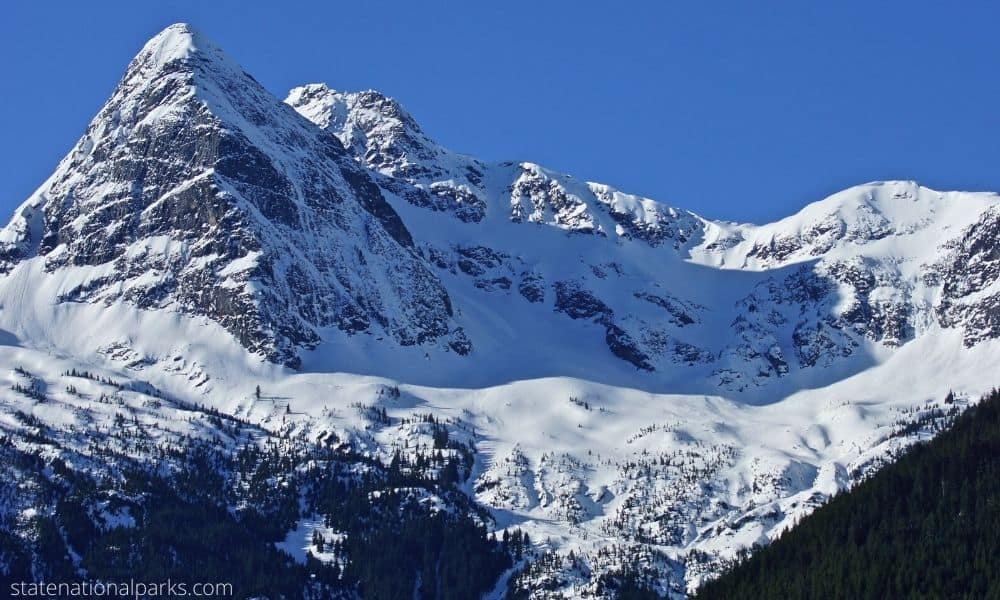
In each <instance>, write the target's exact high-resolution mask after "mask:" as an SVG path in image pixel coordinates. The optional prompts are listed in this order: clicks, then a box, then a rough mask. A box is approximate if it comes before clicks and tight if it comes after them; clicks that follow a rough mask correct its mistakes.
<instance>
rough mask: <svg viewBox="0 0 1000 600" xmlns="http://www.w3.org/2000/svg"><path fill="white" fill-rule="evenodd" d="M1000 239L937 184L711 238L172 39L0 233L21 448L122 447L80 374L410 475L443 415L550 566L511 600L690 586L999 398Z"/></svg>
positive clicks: (186, 420) (974, 210)
mask: <svg viewBox="0 0 1000 600" xmlns="http://www.w3.org/2000/svg"><path fill="white" fill-rule="evenodd" d="M998 229H1000V197H998V196H996V195H994V194H989V193H965V192H936V191H934V190H930V189H927V188H924V187H921V186H919V185H918V184H916V183H913V182H877V183H869V184H865V185H861V186H857V187H854V188H851V189H848V190H845V191H843V192H840V193H837V194H834V195H833V196H830V197H829V198H826V199H824V200H821V201H819V202H816V203H814V204H811V205H809V206H807V207H805V208H804V209H803V210H802V211H800V212H799V213H798V214H796V215H793V216H791V217H788V218H786V219H783V220H781V221H778V222H775V223H770V224H766V225H760V226H758V225H748V224H734V223H727V222H720V221H713V220H710V219H706V218H703V217H701V216H699V215H696V214H694V213H692V212H689V211H685V210H681V209H677V208H672V207H670V206H667V205H664V204H662V203H660V202H657V201H655V200H651V199H647V198H642V197H639V196H635V195H631V194H627V193H625V192H622V191H619V190H617V189H615V188H613V187H611V186H608V185H604V184H599V183H592V182H585V181H579V180H576V179H574V178H573V177H571V176H569V175H565V174H560V173H556V172H553V171H550V170H548V169H545V168H544V167H542V166H539V165H536V164H533V163H528V162H502V163H489V162H484V161H480V160H477V159H475V158H472V157H469V156H465V155H461V154H458V153H455V152H452V151H450V150H447V149H445V148H443V147H441V146H440V145H438V144H437V143H436V142H434V141H433V140H432V139H431V138H430V137H429V136H428V135H427V134H426V133H425V132H424V131H423V130H422V129H421V127H420V126H419V124H418V123H417V121H416V120H415V119H414V118H413V117H412V116H411V115H409V114H408V113H407V112H406V111H405V110H404V109H403V108H402V106H401V105H400V104H399V103H398V102H396V101H395V100H393V99H391V98H388V97H386V96H384V95H382V94H380V93H378V92H375V91H367V92H360V93H343V92H337V91H334V90H332V89H330V88H329V87H327V86H325V85H321V84H312V85H306V86H303V87H300V88H296V89H294V90H292V91H291V93H290V94H289V95H288V98H287V99H286V100H285V101H284V102H282V101H281V100H279V99H277V98H276V97H274V96H272V95H271V94H270V93H269V92H268V91H266V90H265V89H264V88H263V87H262V86H261V85H260V84H259V83H257V82H256V81H255V80H254V79H253V78H252V77H251V76H250V75H248V74H247V73H245V72H244V71H243V70H242V68H241V67H239V66H238V65H237V64H236V63H235V62H234V61H233V60H232V59H230V58H229V57H227V56H226V55H225V54H224V53H223V52H222V51H221V50H219V49H218V48H217V47H215V46H214V45H213V44H212V43H211V42H210V41H208V40H206V39H205V38H204V36H202V35H201V34H199V33H197V32H195V31H193V30H192V29H191V28H190V27H188V26H186V25H173V26H171V27H168V28H167V29H166V30H164V31H163V32H162V33H160V34H159V35H157V36H156V37H155V38H153V39H152V40H150V42H149V43H148V44H146V46H145V47H144V48H143V49H142V50H141V51H140V52H139V54H138V56H136V58H135V59H134V60H133V61H132V62H131V63H130V64H129V66H128V68H127V70H126V72H125V74H124V76H123V78H122V80H121V82H120V83H119V85H118V87H117V88H116V89H115V91H114V93H113V94H112V96H111V98H110V99H109V100H108V102H107V104H106V105H105V106H104V108H102V109H101V111H100V112H99V113H98V115H97V116H96V117H95V118H94V120H93V121H92V122H91V124H90V125H89V126H88V128H87V131H86V133H85V135H84V136H83V138H81V140H80V141H79V142H78V143H77V145H76V146H75V147H74V148H73V150H72V151H71V152H70V153H69V154H68V155H67V156H66V158H65V159H63V161H62V162H61V163H60V164H59V166H58V167H57V169H56V171H55V173H54V174H53V175H52V176H51V177H50V178H49V180H48V181H46V182H45V183H44V184H43V185H42V186H41V187H40V188H39V189H38V191H37V192H35V193H34V194H33V195H32V196H31V197H30V198H29V199H28V200H27V201H25V202H24V204H22V205H21V206H20V207H19V208H18V209H17V211H16V212H15V214H14V217H13V218H12V220H11V222H10V223H9V224H8V225H7V226H6V227H5V228H4V229H3V230H2V231H0V267H2V272H3V275H2V276H0V329H2V331H3V335H2V337H0V364H2V366H4V367H5V368H6V372H7V375H6V378H7V379H8V380H9V381H8V383H9V384H10V385H9V387H10V389H6V388H4V389H3V390H0V405H2V406H3V409H2V410H3V415H2V416H3V420H2V421H0V428H2V429H3V431H4V434H5V435H9V436H12V437H13V439H16V440H18V441H17V443H18V444H20V445H21V447H22V448H24V449H28V448H33V447H36V446H38V444H39V443H38V442H37V440H35V438H33V437H32V436H31V435H29V434H30V433H32V432H36V433H37V431H36V429H37V428H38V427H41V426H44V427H45V428H46V430H47V431H48V435H49V436H50V437H52V438H58V439H59V440H61V441H60V444H62V446H60V448H62V450H60V451H59V452H56V451H55V450H51V449H50V451H51V452H55V453H56V454H59V453H60V452H62V453H70V452H71V453H73V455H74V456H90V457H91V458H92V459H94V453H93V449H92V448H93V443H92V442H93V440H92V439H91V437H92V435H93V433H94V432H95V431H101V429H102V428H104V429H105V430H108V431H111V430H113V429H114V427H115V426H116V425H115V421H113V420H112V417H111V413H110V412H109V411H106V410H104V409H102V408H101V407H96V406H95V405H93V403H92V402H91V401H90V400H87V398H94V397H101V398H103V397H104V396H103V394H104V393H105V392H102V391H101V390H100V389H98V388H100V386H101V385H102V384H101V383H100V380H98V382H97V383H90V384H87V385H88V386H91V387H94V389H93V390H85V391H84V392H83V395H81V392H80V390H79V389H77V387H76V386H73V385H71V384H72V382H73V381H76V379H78V377H76V376H75V375H68V373H70V372H76V371H83V370H86V371H87V372H88V373H90V372H94V373H101V374H102V375H101V377H104V378H107V380H109V381H111V380H115V381H119V382H128V387H127V392H128V394H126V396H127V397H126V396H123V397H122V400H121V402H122V404H121V405H120V406H125V405H129V406H133V405H134V406H135V407H139V406H145V407H147V408H148V406H149V405H150V404H149V403H151V402H153V399H159V400H156V401H157V402H162V401H164V400H163V399H167V400H166V401H167V404H166V405H163V404H159V405H158V406H157V408H156V409H155V410H148V411H146V412H144V414H145V415H146V416H147V417H148V420H149V421H150V422H151V423H152V422H156V423H160V424H162V426H163V427H165V429H166V430H167V431H172V430H173V429H175V428H176V429H178V430H181V431H183V430H185V429H191V430H192V431H193V432H194V433H196V434H198V433H204V431H203V430H202V427H203V425H202V424H201V421H200V420H199V419H200V417H197V415H195V416H192V415H191V414H188V413H185V412H184V411H190V410H193V409H192V408H191V407H195V406H202V407H203V406H208V407H211V408H212V410H214V411H221V413H223V414H229V415H235V416H237V417H239V419H241V420H242V421H241V423H243V424H244V426H245V427H247V428H259V429H260V431H261V432H263V433H257V434H254V435H260V436H265V437H266V435H269V434H268V432H271V433H275V432H279V431H280V432H281V433H282V435H293V436H297V437H298V438H300V439H301V440H304V441H306V442H316V441H318V440H324V439H328V438H329V436H330V435H331V432H336V433H337V437H338V439H343V440H346V441H347V443H349V444H352V445H354V446H355V447H357V448H359V449H363V450H364V451H365V452H367V453H369V454H370V455H371V456H375V457H380V458H382V459H385V461H386V462H387V464H388V462H389V460H390V459H391V458H392V457H393V455H394V453H397V452H404V453H405V452H409V451H411V450H412V449H415V448H418V447H419V446H420V444H421V443H423V442H426V441H427V440H426V438H427V437H428V431H427V430H426V429H427V428H426V427H425V425H426V421H424V420H422V419H421V418H418V416H419V415H426V414H431V415H436V417H437V418H438V419H441V422H446V423H448V427H449V428H451V430H452V433H453V435H455V436H456V437H457V438H458V439H462V440H463V443H465V442H468V443H469V444H470V445H471V446H472V447H474V448H475V451H476V457H475V462H474V464H473V465H472V466H471V467H470V469H469V472H468V473H466V475H467V476H468V477H467V479H466V480H465V481H464V483H463V486H464V490H465V492H466V493H467V494H468V495H469V496H470V497H472V498H474V499H475V500H476V501H478V502H479V503H481V504H482V505H484V506H485V507H486V508H487V509H489V511H490V514H491V515H492V519H493V520H494V522H493V524H492V526H494V527H497V528H506V527H515V526H516V527H519V528H521V529H523V530H525V531H528V532H529V533H530V534H531V537H532V539H533V540H535V543H536V546H537V548H536V551H535V553H534V554H532V555H531V556H532V557H533V558H528V559H525V561H523V563H522V564H520V565H518V567H517V572H516V573H507V574H506V576H505V578H504V580H503V581H501V582H499V583H498V584H497V589H496V590H495V592H494V594H493V596H494V597H499V596H500V595H501V594H502V592H503V590H504V587H503V586H504V585H505V582H507V581H511V582H513V583H512V585H513V586H514V587H521V588H524V589H526V590H529V591H530V594H531V595H533V596H536V597H580V596H583V595H585V594H598V595H600V594H599V590H601V589H602V588H601V585H602V584H601V581H602V579H601V577H602V575H604V574H606V573H608V572H612V571H615V570H616V569H621V568H622V567H623V566H626V563H628V564H632V565H634V564H639V565H641V566H642V567H643V568H645V569H647V570H648V571H647V572H648V574H649V576H650V577H651V578H652V579H653V580H655V581H656V583H657V585H658V586H659V587H660V589H661V590H662V591H664V592H669V593H673V594H683V592H684V590H685V589H687V587H688V586H690V585H694V584H696V583H697V582H698V581H699V580H700V578H701V577H703V576H706V575H710V574H711V573H713V572H715V571H717V570H718V569H719V568H721V566H722V565H724V564H725V562H726V560H728V559H729V558H731V557H732V556H733V555H734V553H735V552H736V550H737V549H738V548H739V547H741V546H749V545H751V544H753V543H755V542H758V541H766V540H767V539H768V538H769V537H770V536H773V535H775V534H776V533H777V532H778V531H780V530H781V529H782V528H783V527H786V526H788V525H790V524H791V523H793V522H794V520H795V519H796V518H797V517H799V516H801V515H802V514H804V513H805V512H808V511H809V510H811V508H812V507H814V506H816V505H817V504H818V503H820V502H822V501H823V500H824V499H825V498H827V497H828V496H829V495H830V494H833V493H835V492H836V491H838V490H839V489H842V488H844V487H845V486H848V485H850V484H851V482H853V481H856V480H857V479H858V478H859V477H863V476H864V475H865V474H866V473H869V472H870V471H871V469H873V468H876V467H877V466H879V465H880V464H882V463H883V462H884V461H885V460H888V459H891V457H892V456H893V454H894V453H895V452H898V451H899V450H900V449H901V448H903V447H905V446H906V445H908V444H909V443H912V441H913V440H915V439H919V438H920V437H921V436H926V435H929V434H930V432H931V431H932V430H933V426H934V423H936V422H939V421H940V420H941V419H943V418H944V411H945V410H946V409H950V408H952V407H954V406H961V405H964V403H966V402H968V401H969V399H971V398H975V397H978V395H979V394H980V393H981V392H983V391H985V390H986V389H989V388H990V387H991V386H993V385H994V384H995V383H996V382H995V381H994V380H992V379H991V377H992V372H993V370H994V369H995V368H996V367H997V366H998V365H1000V358H997V357H1000V353H998V352H997V350H1000V342H998V341H997V338H998V337H1000V317H998V315H1000V284H998V283H997V280H998V274H1000V266H998V265H1000V242H998V241H997V240H998V239H1000V238H998V235H997V232H998ZM50 356H51V357H54V358H49V357H50ZM93 381H94V380H93V379H91V382H93ZM104 385H109V384H104ZM258 385H260V386H263V387H264V388H265V389H266V394H265V395H264V396H263V397H262V396H261V394H260V393H258V392H256V391H255V387H256V386H258ZM70 387H72V389H73V390H74V391H72V392H71V391H69V389H70ZM112 387H115V386H112ZM64 389H65V390H66V391H65V392H64V391H63V390H64ZM116 389H118V390H121V389H122V388H121V386H118V387H117V388H116ZM26 390H27V391H26ZM153 390H155V394H154V393H153V392H152V391H153ZM387 390H391V392H388V391H387ZM949 390H954V391H955V392H956V394H955V395H952V396H950V397H949V403H951V406H945V405H944V404H943V402H944V399H945V397H946V395H947V394H948V392H949ZM112 391H113V390H110V389H109V390H106V392H107V393H111V392H112ZM88 394H89V396H88ZM129 394H131V395H129ZM956 397H957V400H955V398H956ZM276 399H279V400H276ZM136 410H138V408H136ZM282 411H284V412H282ZM382 411H384V412H382ZM105 413H107V414H105ZM17 415H21V416H17ZM22 416H23V417H22ZM206 422H207V423H211V422H212V421H211V420H210V419H209V420H206ZM192 423H196V425H192ZM109 428H110V429H109ZM80 429H84V430H88V431H89V432H90V434H89V435H88V436H84V437H79V436H77V435H75V433H74V432H78V431H79V430H80ZM255 431H256V430H255ZM71 434H74V435H71ZM157 435H166V436H167V437H169V435H168V434H167V433H162V434H159V433H158V434H157ZM206 435H210V434H206ZM252 437H253V435H251V433H246V435H244V436H243V437H241V438H239V440H240V441H245V439H249V438H252ZM33 440H35V441H33ZM422 441H423V442H422ZM234 443H235V442H234ZM33 444H34V446H33ZM95 460H96V459H95ZM77 462H78V464H80V465H82V466H81V468H91V467H87V466H86V465H87V461H80V460H78V461H77ZM98 462H99V461H98ZM17 508H18V507H17V506H16V505H14V506H11V505H8V511H15V513H16V510H15V509H17ZM20 508H21V509H24V510H27V508H25V507H20ZM301 516H302V522H303V523H306V522H307V521H308V522H313V521H309V519H311V518H313V517H314V516H313V515H306V514H303V515H301ZM15 517H16V514H15ZM303 527H305V525H303V526H302V527H299V528H297V529H295V530H294V531H292V532H289V536H290V537H289V540H287V542H286V548H292V547H295V546H296V544H299V542H300V541H301V540H298V541H297V540H296V539H295V538H294V536H295V535H297V534H296V533H295V532H296V531H300V530H301V531H304V530H305V529H303ZM303 535H304V534H303ZM299 545H301V544H299ZM571 550H572V551H573V555H572V558H571V557H570V555H569V552H570V551H571ZM331 560H332V559H331ZM557 593H558V594H563V596H556V594H557ZM601 593H603V592H601Z"/></svg>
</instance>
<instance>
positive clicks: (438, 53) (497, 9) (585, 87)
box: [0, 0, 1000, 222]
mask: <svg viewBox="0 0 1000 600" xmlns="http://www.w3.org/2000/svg"><path fill="white" fill-rule="evenodd" d="M614 4H618V5H619V6H617V7H616V6H613V5H614ZM177 21H187V22H190V23H192V24H194V25H195V26H196V27H197V28H198V29H200V30H201V31H203V32H204V33H205V34H206V35H207V36H208V37H209V38H211V39H213V40H215V42H216V43H217V44H219V45H220V46H222V47H223V48H224V49H226V50H227V51H228V53H229V54H230V55H232V56H233V57H234V58H235V59H236V60H237V61H238V62H240V63H241V64H242V65H243V66H244V68H246V69H247V70H248V71H249V72H250V73H252V74H253V75H254V76H255V77H256V78H257V79H258V80H259V81H261V82H262V83H263V84H264V85H265V86H266V87H268V88H269V89H270V90H271V91H272V92H274V93H275V94H276V95H278V96H279V97H284V94H285V92H286V91H287V90H288V88H290V87H292V86H294V85H297V84H300V83H305V82H315V81H324V82H327V83H329V84H330V85H331V86H332V87H335V88H338V89H349V90H354V89H365V88H376V89H380V90H382V91H384V92H386V93H388V94H390V95H393V96H395V97H396V98H398V99H399V100H400V101H401V102H402V103H403V104H404V106H406V107H407V108H408V109H409V110H410V112H411V113H413V115H414V116H415V117H416V118H417V119H418V120H419V121H420V122H421V123H422V124H423V126H424V129H425V130H426V131H427V132H428V133H429V134H430V135H431V136H432V137H435V138H437V139H438V140H439V141H440V142H442V143H443V144H445V145H446V146H449V147H451V148H453V149H455V150H458V151H462V152H466V153H469V154H474V155H477V156H479V157H482V158H486V159H497V160H500V159H521V160H531V161H533V162H537V163H541V164H543V165H546V166H548V167H551V168H554V169H557V170H560V171H565V172H569V173H572V174H574V175H575V176H577V177H580V178H586V179H591V180H596V181H602V182H606V183H610V184H612V185H615V186H618V187H619V188H621V189H624V190H626V191H630V192H635V193H640V194H644V195H647V196H650V197H653V198H656V199H659V200H662V201H665V202H668V203H671V204H673V205H675V206H680V207H683V208H689V209H692V210H695V211H697V212H700V213H702V214H704V215H706V216H709V217H715V218H724V219H731V220H740V221H756V222H761V221H767V220H771V219H774V218H777V217H780V216H783V215H786V214H789V213H791V212H793V211H794V210H797V208H798V207H800V206H801V205H802V204H804V203H806V202H809V201H812V200H817V199H820V198H822V197H823V196H825V195H827V194H829V193H832V192H834V191H836V190H838V189H840V188H843V187H847V186H849V185H852V184H855V183H861V182H864V181H869V180H873V179H916V180H918V181H920V182H922V183H924V184H925V185H930V186H931V187H936V188H947V189H977V190H981V189H992V190H1000V68H998V67H1000V28H998V24H1000V8H996V7H995V3H990V2H978V1H976V2H960V3H943V2H942V3H931V2H923V1H920V0H917V1H915V2H877V1H867V2H854V1H851V2H830V3H820V2H802V1H801V0H799V1H789V2H741V3H737V2H712V3H708V2H673V1H666V0H657V1H649V2H621V3H611V2H589V1H586V2H544V1H542V0H536V1H534V2H522V1H519V0H518V1H511V0H507V1H502V2H499V1H492V2H490V1H483V2H479V1H469V0H466V1H463V2H447V3H445V2H433V1H428V2H414V1H411V2H402V1H397V2H381V1H380V2H362V1H357V2H337V1H332V0H330V1H326V2H310V3H306V2H295V1H291V0H284V1H281V2H253V3H252V2H222V1H213V2H204V1H201V2H170V1H158V2H136V1H134V0H133V1H131V2H57V3H54V2H42V1H35V2H11V3H8V4H7V5H5V6H4V7H3V8H2V9H0V56H3V71H2V76H0V132H2V136H3V142H4V143H3V144H0V165H2V173H0V211H2V212H3V213H5V214H6V213H8V212H9V211H10V210H12V209H13V207H14V206H16V205H17V204H18V203H19V202H21V201H22V200H23V199H24V198H25V197H27V195H28V194H29V193H30V192H31V191H32V190H33V189H34V188H35V187H36V186H37V185H38V184H40V183H41V182H42V181H43V180H44V178H45V177H46V176H47V175H48V174H49V173H50V172H51V171H52V169H53V168H54V166H55V165H56V163H57V161H58V160H59V159H60V158H61V157H62V156H63V155H64V154H65V153H66V152H67V151H68V150H69V149H70V147H71V146H72V144H73V143H74V142H75V141H76V139H77V138H78V137H79V136H80V134H81V133H82V132H83V130H84V128H85V126H86V124H87V122H88V121H89V120H90V118H91V117H92V116H93V115H94V113H95V112H96V111H97V110H98V109H99V108H100V106H101V104H102V103H103V102H104V100H105V99H106V98H107V96H108V95H109V94H110V92H111V90H112V88H113V86H114V85H115V83H116V82H117V80H118V77H119V76H120V75H121V73H122V70H123V69H124V68H125V65H126V64H127V63H128V61H129V59H130V58H131V57H132V56H133V55H134V54H135V52H136V51H137V50H138V49H139V48H140V47H141V46H142V44H143V42H144V41H145V40H146V39H147V38H149V37H150V36H152V35H154V34H155V33H156V32H157V31H159V30H160V29H162V28H163V27H164V26H166V25H168V24H170V23H172V22H177Z"/></svg>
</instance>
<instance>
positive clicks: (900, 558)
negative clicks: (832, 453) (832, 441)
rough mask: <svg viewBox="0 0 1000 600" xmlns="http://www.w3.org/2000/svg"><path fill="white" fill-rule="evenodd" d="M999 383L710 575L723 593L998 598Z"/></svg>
mask: <svg viewBox="0 0 1000 600" xmlns="http://www.w3.org/2000/svg"><path fill="white" fill-rule="evenodd" d="M998 557H1000V391H997V390H994V391H993V392H992V393H991V394H989V395H988V396H987V397H986V398H984V399H983V401H982V402H981V403H980V404H978V405H977V406H975V407H973V408H970V409H969V410H968V411H966V412H965V413H964V414H963V415H962V416H960V417H959V418H957V419H956V421H955V423H954V425H953V426H952V427H951V428H950V429H949V430H948V431H946V432H944V433H942V434H941V435H940V436H938V437H936V438H935V439H934V440H933V441H931V442H928V443H923V444H918V445H917V446H915V447H913V449H912V450H910V451H909V452H908V453H907V454H906V455H905V456H903V457H902V458H901V459H900V460H899V461H898V462H896V463H895V464H893V465H890V466H888V467H886V468H884V469H882V470H881V471H879V472H878V473H877V474H876V475H875V476H873V477H872V478H870V479H868V480H867V481H864V482H862V483H861V484H859V485H858V486H857V487H855V488H854V489H853V490H851V491H850V492H847V493H843V494H840V495H838V496H836V497H834V498H833V499H832V500H831V501H830V502H829V503H828V504H826V505H825V506H823V507H821V508H819V509H817V510H816V512H814V513H813V514H812V515H810V516H809V517H807V518H805V519H803V521H802V522H801V523H800V524H799V525H798V526H796V527H794V528H793V529H791V530H790V531H788V532H787V533H785V534H784V535H782V536H781V538H779V539H778V540H776V541H775V542H774V543H772V544H771V545H769V546H768V547H766V548H762V549H759V550H758V551H756V552H754V553H753V555H752V556H750V557H748V558H744V560H742V561H741V562H740V563H739V564H738V565H737V566H736V567H735V568H734V569H733V570H731V571H730V572H728V573H726V574H725V575H723V576H722V577H720V578H719V579H717V580H715V581H712V582H709V583H707V584H706V585H705V586H703V587H702V588H701V589H700V590H699V592H698V594H697V598H698V600H712V599H715V598H725V599H727V600H735V599H739V598H754V599H756V600H759V599H766V598H781V599H789V598H858V599H863V598H915V599H916V598H920V599H932V598H948V599H957V598H968V599H973V598H975V599H986V598H1000V568H998V567H1000V558H998Z"/></svg>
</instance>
